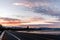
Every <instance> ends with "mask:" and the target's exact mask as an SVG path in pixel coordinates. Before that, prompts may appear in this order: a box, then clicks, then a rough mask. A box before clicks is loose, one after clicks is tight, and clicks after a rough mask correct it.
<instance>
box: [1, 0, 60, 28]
mask: <svg viewBox="0 0 60 40" xmlns="http://www.w3.org/2000/svg"><path fill="white" fill-rule="evenodd" d="M16 19H17V20H16ZM0 20H1V22H0V24H4V25H6V26H7V25H9V26H12V25H14V24H16V25H17V26H18V25H38V24H40V25H43V26H47V27H54V28H55V27H57V28H60V0H0ZM16 21H17V23H16ZM16 25H15V26H16ZM48 25H49V26H48ZM43 26H42V27H43Z"/></svg>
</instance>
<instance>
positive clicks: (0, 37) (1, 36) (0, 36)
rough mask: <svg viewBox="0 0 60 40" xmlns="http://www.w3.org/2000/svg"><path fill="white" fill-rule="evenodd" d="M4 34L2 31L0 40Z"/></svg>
mask: <svg viewBox="0 0 60 40" xmlns="http://www.w3.org/2000/svg"><path fill="white" fill-rule="evenodd" d="M4 33H5V31H3V32H2V33H1V35H0V40H2V38H3V35H4Z"/></svg>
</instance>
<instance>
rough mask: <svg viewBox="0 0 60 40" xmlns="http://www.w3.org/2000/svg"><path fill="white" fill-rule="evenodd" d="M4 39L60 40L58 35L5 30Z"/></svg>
mask: <svg viewBox="0 0 60 40" xmlns="http://www.w3.org/2000/svg"><path fill="white" fill-rule="evenodd" d="M4 36H5V39H4V40H60V35H48V34H31V33H21V32H15V31H6V32H5V35H4Z"/></svg>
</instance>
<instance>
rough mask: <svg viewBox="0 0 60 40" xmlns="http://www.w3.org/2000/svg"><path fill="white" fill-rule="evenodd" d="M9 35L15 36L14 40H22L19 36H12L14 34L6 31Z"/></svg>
mask: <svg viewBox="0 0 60 40" xmlns="http://www.w3.org/2000/svg"><path fill="white" fill-rule="evenodd" d="M6 32H7V33H8V34H10V35H11V36H13V37H14V38H16V39H18V40H21V39H20V38H18V37H17V36H15V35H14V34H12V33H10V32H8V31H6Z"/></svg>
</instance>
